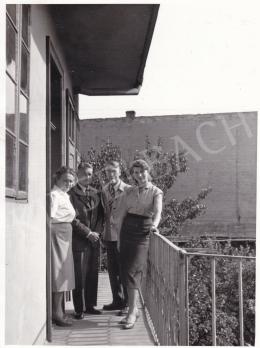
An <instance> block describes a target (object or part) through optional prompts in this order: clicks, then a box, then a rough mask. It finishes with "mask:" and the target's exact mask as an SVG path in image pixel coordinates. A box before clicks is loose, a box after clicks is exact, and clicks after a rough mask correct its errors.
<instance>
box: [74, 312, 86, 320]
mask: <svg viewBox="0 0 260 348" xmlns="http://www.w3.org/2000/svg"><path fill="white" fill-rule="evenodd" d="M74 318H75V319H77V320H81V319H83V318H84V314H83V313H75V314H74Z"/></svg>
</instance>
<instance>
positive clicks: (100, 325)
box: [52, 234, 256, 346]
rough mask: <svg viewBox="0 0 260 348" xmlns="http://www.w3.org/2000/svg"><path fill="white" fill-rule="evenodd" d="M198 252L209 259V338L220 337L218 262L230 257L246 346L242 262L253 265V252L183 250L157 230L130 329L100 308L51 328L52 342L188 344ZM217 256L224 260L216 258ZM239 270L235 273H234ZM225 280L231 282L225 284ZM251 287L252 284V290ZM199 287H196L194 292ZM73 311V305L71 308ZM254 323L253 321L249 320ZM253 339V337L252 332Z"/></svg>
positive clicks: (105, 297)
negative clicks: (137, 312)
mask: <svg viewBox="0 0 260 348" xmlns="http://www.w3.org/2000/svg"><path fill="white" fill-rule="evenodd" d="M188 250H189V249H188ZM200 258H202V259H203V260H204V261H203V262H204V263H205V264H206V265H208V270H209V272H208V273H207V274H205V280H207V281H208V284H209V286H210V290H211V291H210V301H209V302H210V308H209V316H210V317H211V323H210V324H211V325H210V326H211V328H210V330H209V332H208V336H209V337H210V338H209V339H210V344H212V345H221V344H220V341H219V340H218V339H219V337H218V334H219V330H218V321H217V318H218V303H219V302H218V300H219V296H220V294H219V289H218V287H217V286H216V285H217V279H218V272H219V271H220V272H221V271H222V270H221V269H220V270H219V268H220V266H221V265H222V266H223V262H224V264H226V263H225V262H227V263H228V265H229V266H232V267H234V269H235V277H236V279H237V289H236V293H237V295H238V301H237V302H238V306H237V307H238V308H237V319H238V324H239V328H238V332H239V334H238V336H239V337H237V345H240V346H244V345H245V344H246V345H247V344H248V343H247V342H246V340H245V337H244V332H245V325H244V322H245V315H244V307H245V302H244V298H243V292H244V287H245V285H246V284H245V281H243V280H244V274H243V269H244V267H245V266H246V265H247V266H248V265H249V264H250V266H253V269H254V267H255V262H256V258H255V257H253V256H240V255H239V256H233V255H222V254H218V253H212V252H211V253H210V251H209V250H207V251H206V252H203V251H202V250H198V249H197V250H193V251H190V250H189V251H187V250H184V249H182V248H179V247H178V246H176V245H175V244H173V243H171V242H170V241H169V240H168V239H167V238H165V237H163V236H162V235H160V234H154V235H152V236H151V243H150V249H149V258H148V263H147V272H146V277H145V279H144V280H143V287H142V290H141V292H140V300H139V308H140V310H141V317H140V318H139V320H138V322H137V324H136V325H135V327H134V329H132V330H122V329H121V327H120V324H119V321H120V317H118V316H116V313H115V312H104V313H103V314H102V315H98V316H87V317H85V319H84V320H82V321H78V322H76V321H75V324H73V327H72V329H71V328H70V329H57V328H54V330H53V341H52V344H62V345H98V344H100V345H165V346H177V345H186V346H187V345H190V344H192V343H193V342H191V338H190V324H191V322H194V318H193V309H192V308H191V301H190V297H191V295H193V296H194V295H195V296H197V295H198V296H200V293H199V292H200V289H199V288H198V289H195V294H194V293H191V289H193V290H194V288H192V287H191V285H192V281H193V279H192V274H191V272H190V271H191V265H192V262H193V261H192V260H195V259H196V260H198V259H200ZM220 261H221V262H222V263H220ZM236 271H237V273H236ZM226 285H227V286H229V284H226ZM252 291H253V293H254V289H253V290H252ZM196 292H197V293H196ZM98 296H99V298H98V307H99V308H100V307H102V306H103V304H105V303H109V302H111V292H110V285H109V280H108V275H107V274H106V273H100V281H99V294H98ZM70 310H71V312H72V311H73V308H72V307H71V308H70ZM252 325H253V323H252ZM253 339H254V338H253Z"/></svg>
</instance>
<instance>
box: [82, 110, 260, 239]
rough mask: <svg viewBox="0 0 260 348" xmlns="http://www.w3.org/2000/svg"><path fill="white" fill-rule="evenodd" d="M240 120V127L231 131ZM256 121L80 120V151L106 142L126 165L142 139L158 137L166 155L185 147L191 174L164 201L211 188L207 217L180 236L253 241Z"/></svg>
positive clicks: (222, 117) (235, 117) (250, 117)
mask: <svg viewBox="0 0 260 348" xmlns="http://www.w3.org/2000/svg"><path fill="white" fill-rule="evenodd" d="M241 120H244V122H245V123H244V125H242V126H239V127H235V128H233V129H230V128H231V127H233V126H235V125H237V124H240V123H241V122H242V121H241ZM256 122H257V114H256V113H255V112H248V113H227V114H205V115H176V116H156V117H155V116H153V117H135V119H133V120H131V119H130V118H127V117H123V118H114V119H89V120H82V121H81V137H80V139H81V144H80V150H81V153H82V154H83V155H84V154H85V155H86V154H87V151H88V150H89V149H90V147H91V146H94V147H95V148H100V145H101V144H102V143H104V142H105V141H106V140H107V139H108V138H110V139H111V141H112V143H113V144H117V145H120V147H121V148H122V151H123V156H124V158H125V159H126V161H129V160H132V159H133V157H134V154H135V151H136V150H142V149H144V144H145V137H146V136H149V138H150V140H151V142H152V143H153V144H154V145H156V143H157V139H158V137H161V138H162V139H163V147H164V149H165V150H167V151H169V150H174V151H177V150H178V148H179V149H182V148H185V150H186V151H188V155H187V159H188V166H189V171H188V172H187V173H185V174H181V175H180V176H179V177H178V178H177V181H176V183H175V185H174V187H173V189H172V190H171V192H170V193H169V196H168V197H167V198H170V197H175V198H176V199H178V200H182V199H184V198H185V197H187V196H192V197H196V194H197V193H198V192H199V191H200V189H201V188H205V187H208V186H211V187H212V189H213V190H212V192H211V193H210V194H209V195H208V197H207V198H206V200H205V203H206V204H207V211H206V214H204V215H202V216H201V217H199V218H197V219H196V220H194V221H193V222H192V224H190V223H187V224H186V225H185V227H184V229H183V231H182V233H183V234H184V235H186V234H189V235H194V234H196V235H197V234H202V235H203V234H217V235H225V236H226V235H232V236H237V237H238V236H239V237H241V236H247V237H254V236H255V219H256V128H257V125H256ZM228 129H230V130H228ZM199 133H201V137H200V136H199V135H198V134H199ZM181 143H182V144H183V145H181Z"/></svg>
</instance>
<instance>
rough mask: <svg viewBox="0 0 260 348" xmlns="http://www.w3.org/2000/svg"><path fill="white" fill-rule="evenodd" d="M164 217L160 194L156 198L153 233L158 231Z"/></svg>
mask: <svg viewBox="0 0 260 348" xmlns="http://www.w3.org/2000/svg"><path fill="white" fill-rule="evenodd" d="M161 215H162V194H158V195H156V196H155V197H154V216H153V226H152V229H151V230H152V231H153V232H154V231H155V230H157V227H158V225H159V222H160V220H161Z"/></svg>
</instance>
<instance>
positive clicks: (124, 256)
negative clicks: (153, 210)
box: [120, 214, 152, 289]
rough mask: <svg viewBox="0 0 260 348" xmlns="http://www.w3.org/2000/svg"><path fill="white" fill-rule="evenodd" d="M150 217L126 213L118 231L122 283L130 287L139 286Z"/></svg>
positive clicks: (135, 287) (146, 248)
mask: <svg viewBox="0 0 260 348" xmlns="http://www.w3.org/2000/svg"><path fill="white" fill-rule="evenodd" d="M151 226H152V219H151V218H150V217H146V216H142V215H136V214H127V215H126V217H125V219H124V221H123V224H122V228H121V232H120V261H121V269H122V282H123V284H124V285H125V286H126V287H128V288H132V289H138V288H140V286H141V282H142V277H143V272H144V270H145V267H146V262H147V254H148V249H149V237H150V228H151Z"/></svg>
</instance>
